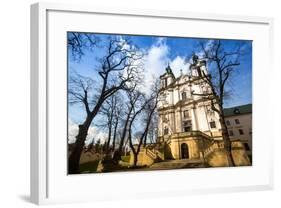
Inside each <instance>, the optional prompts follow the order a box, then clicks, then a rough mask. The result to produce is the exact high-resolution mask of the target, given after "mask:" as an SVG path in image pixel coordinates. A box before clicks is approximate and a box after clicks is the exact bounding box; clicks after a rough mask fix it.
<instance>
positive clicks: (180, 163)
mask: <svg viewBox="0 0 281 208" xmlns="http://www.w3.org/2000/svg"><path fill="white" fill-rule="evenodd" d="M204 167H206V166H205V165H204V161H203V160H202V159H182V160H166V161H163V162H157V163H154V164H152V165H151V166H150V167H149V169H152V170H168V169H181V168H204Z"/></svg>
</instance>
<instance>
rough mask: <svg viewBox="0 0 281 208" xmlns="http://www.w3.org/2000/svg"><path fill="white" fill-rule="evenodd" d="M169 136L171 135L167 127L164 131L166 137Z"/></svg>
mask: <svg viewBox="0 0 281 208" xmlns="http://www.w3.org/2000/svg"><path fill="white" fill-rule="evenodd" d="M167 134H169V129H168V128H167V127H165V129H164V135H167Z"/></svg>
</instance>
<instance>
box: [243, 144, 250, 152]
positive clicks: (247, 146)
mask: <svg viewBox="0 0 281 208" xmlns="http://www.w3.org/2000/svg"><path fill="white" fill-rule="evenodd" d="M243 144H244V147H245V150H246V151H249V150H250V147H249V145H248V143H243Z"/></svg>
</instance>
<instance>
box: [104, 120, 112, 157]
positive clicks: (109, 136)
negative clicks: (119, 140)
mask: <svg viewBox="0 0 281 208" xmlns="http://www.w3.org/2000/svg"><path fill="white" fill-rule="evenodd" d="M108 128H109V129H108V141H107V143H106V148H105V151H106V153H108V152H109V147H110V140H111V131H112V125H111V122H110V123H109V125H108Z"/></svg>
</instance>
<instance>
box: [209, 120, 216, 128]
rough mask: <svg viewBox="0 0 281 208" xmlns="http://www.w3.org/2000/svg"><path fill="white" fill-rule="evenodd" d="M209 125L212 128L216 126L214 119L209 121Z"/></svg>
mask: <svg viewBox="0 0 281 208" xmlns="http://www.w3.org/2000/svg"><path fill="white" fill-rule="evenodd" d="M210 127H211V128H212V129H214V128H216V122H215V121H211V122H210Z"/></svg>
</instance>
